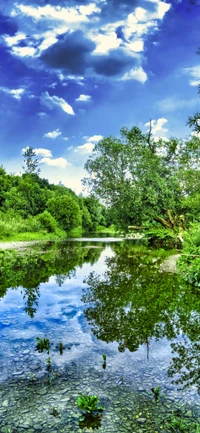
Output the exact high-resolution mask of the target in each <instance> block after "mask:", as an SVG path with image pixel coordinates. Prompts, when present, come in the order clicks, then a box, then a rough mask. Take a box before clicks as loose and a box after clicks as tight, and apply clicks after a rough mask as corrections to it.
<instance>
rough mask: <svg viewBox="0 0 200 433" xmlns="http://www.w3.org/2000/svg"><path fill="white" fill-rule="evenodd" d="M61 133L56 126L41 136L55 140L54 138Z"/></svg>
mask: <svg viewBox="0 0 200 433" xmlns="http://www.w3.org/2000/svg"><path fill="white" fill-rule="evenodd" d="M61 134H62V132H61V131H60V130H59V128H58V129H56V130H55V131H52V132H47V133H46V134H44V135H43V137H46V138H52V139H53V140H55V138H57V137H59V136H60V135H61Z"/></svg>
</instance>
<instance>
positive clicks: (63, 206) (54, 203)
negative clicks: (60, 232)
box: [47, 195, 81, 232]
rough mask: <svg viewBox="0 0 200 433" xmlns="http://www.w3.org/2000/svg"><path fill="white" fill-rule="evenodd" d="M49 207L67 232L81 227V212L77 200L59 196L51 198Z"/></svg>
mask: <svg viewBox="0 0 200 433" xmlns="http://www.w3.org/2000/svg"><path fill="white" fill-rule="evenodd" d="M47 207H48V210H49V212H50V213H51V215H53V217H54V218H55V220H56V221H57V222H58V223H59V225H60V227H61V228H63V229H64V230H65V231H66V232H69V231H70V230H72V229H73V228H75V227H78V226H79V225H81V211H80V208H79V205H78V203H77V199H76V200H75V199H74V198H73V197H71V196H70V195H59V196H54V197H52V198H50V199H49V200H48V202H47Z"/></svg>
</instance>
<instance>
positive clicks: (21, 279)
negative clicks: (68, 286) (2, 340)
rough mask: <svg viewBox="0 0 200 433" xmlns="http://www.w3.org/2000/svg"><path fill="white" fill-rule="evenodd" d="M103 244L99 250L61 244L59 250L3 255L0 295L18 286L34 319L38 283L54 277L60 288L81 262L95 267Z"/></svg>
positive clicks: (78, 244) (0, 259)
mask: <svg viewBox="0 0 200 433" xmlns="http://www.w3.org/2000/svg"><path fill="white" fill-rule="evenodd" d="M102 249H103V248H102V245H99V247H98V248H90V246H89V245H88V246H87V247H84V248H83V246H82V244H80V242H79V243H75V242H74V243H70V249H69V247H68V244H67V243H63V244H61V245H60V247H59V248H57V247H55V246H52V248H51V249H50V250H49V251H48V252H42V251H37V250H36V251H32V253H31V254H30V253H29V252H27V253H26V254H24V253H23V254H19V252H16V251H12V252H11V251H5V252H2V254H1V257H0V268H1V275H0V296H1V297H3V296H5V294H6V291H7V289H8V288H17V287H21V288H22V291H21V293H22V294H23V299H24V300H25V311H26V313H27V314H28V315H29V316H30V317H31V318H33V317H34V315H35V313H36V311H37V306H38V302H39V297H40V284H41V283H44V282H47V281H48V280H49V278H50V277H51V276H52V275H55V280H56V283H57V284H58V286H59V287H61V286H62V285H63V284H64V283H65V281H66V280H67V279H70V278H72V277H74V276H75V273H76V266H82V265H83V263H90V264H94V263H95V262H96V261H97V260H98V259H99V257H100V254H101V252H102Z"/></svg>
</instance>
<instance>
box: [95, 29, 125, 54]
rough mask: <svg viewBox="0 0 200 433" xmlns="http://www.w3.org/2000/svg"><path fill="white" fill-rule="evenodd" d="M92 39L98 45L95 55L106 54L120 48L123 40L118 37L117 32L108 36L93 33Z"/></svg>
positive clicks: (111, 32) (107, 34) (112, 32)
mask: <svg viewBox="0 0 200 433" xmlns="http://www.w3.org/2000/svg"><path fill="white" fill-rule="evenodd" d="M91 39H92V40H93V41H94V42H95V43H96V45H97V46H96V48H95V50H94V54H104V53H107V52H109V51H110V50H114V49H117V48H119V46H120V43H121V39H120V38H118V37H117V35H116V33H115V31H110V32H109V33H106V34H101V33H97V34H96V32H93V34H92V33H91Z"/></svg>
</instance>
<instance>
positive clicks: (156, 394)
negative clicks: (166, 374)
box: [151, 386, 160, 401]
mask: <svg viewBox="0 0 200 433" xmlns="http://www.w3.org/2000/svg"><path fill="white" fill-rule="evenodd" d="M151 391H152V392H153V395H154V400H155V401H158V400H159V399H160V386H157V388H151Z"/></svg>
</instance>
